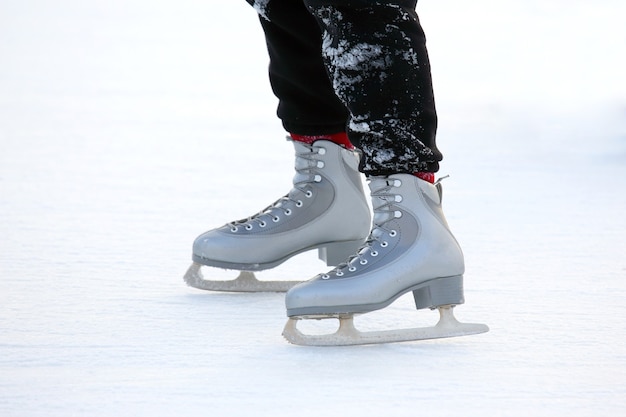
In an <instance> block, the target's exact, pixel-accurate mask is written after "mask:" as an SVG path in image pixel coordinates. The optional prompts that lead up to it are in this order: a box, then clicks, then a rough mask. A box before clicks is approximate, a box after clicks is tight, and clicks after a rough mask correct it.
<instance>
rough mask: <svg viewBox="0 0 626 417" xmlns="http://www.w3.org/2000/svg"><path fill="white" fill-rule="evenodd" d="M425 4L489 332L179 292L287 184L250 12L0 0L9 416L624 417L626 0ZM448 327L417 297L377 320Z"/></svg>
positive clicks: (473, 283) (471, 306)
mask: <svg viewBox="0 0 626 417" xmlns="http://www.w3.org/2000/svg"><path fill="white" fill-rule="evenodd" d="M418 11H419V12H420V17H421V20H422V23H423V25H424V27H425V29H426V31H427V35H428V40H429V48H430V54H431V59H432V65H433V73H434V81H435V90H436V95H437V102H438V107H439V113H440V130H439V136H438V139H439V143H440V147H441V149H442V150H443V152H444V154H445V160H444V163H443V165H442V170H441V174H442V175H443V174H450V175H451V178H450V179H448V180H446V181H445V183H444V186H445V190H444V199H445V201H444V203H445V210H446V213H447V216H448V220H449V222H450V223H451V226H452V228H453V230H454V231H455V233H456V235H457V237H458V238H459V240H460V241H461V243H462V245H463V247H464V250H465V253H466V258H467V273H466V298H467V303H466V304H465V305H464V306H462V307H459V308H458V309H457V316H458V318H459V319H460V320H464V321H477V322H484V323H487V324H488V325H489V326H490V327H491V331H490V332H489V333H487V334H484V335H478V336H471V337H467V338H458V339H447V340H438V341H428V342H422V343H401V344H393V345H380V346H364V347H347V348H303V347H295V346H291V345H289V344H287V343H286V342H285V341H284V340H283V339H282V337H281V335H280V333H281V330H282V327H283V325H284V322H285V319H286V318H285V313H284V306H283V299H282V296H281V295H279V294H221V293H208V292H201V291H198V290H193V289H190V288H187V287H185V285H184V283H183V281H182V275H183V273H184V272H185V270H186V269H187V267H188V266H189V263H190V262H191V260H190V248H191V242H192V240H193V238H194V237H195V236H196V235H198V234H199V233H201V232H202V231H204V230H206V229H208V228H211V227H214V226H218V225H220V224H222V223H224V222H226V221H228V220H232V219H234V218H240V217H245V216H247V215H249V214H251V213H253V212H254V211H256V210H259V209H260V208H262V207H263V206H264V205H265V204H268V203H270V202H271V201H272V200H273V199H274V198H276V197H278V196H279V195H281V194H283V193H284V192H286V191H287V189H288V187H289V184H290V179H291V176H292V171H291V165H292V149H291V146H290V145H289V144H288V143H287V142H284V141H283V135H284V132H283V131H282V129H281V127H280V124H279V123H278V121H277V119H276V118H275V116H274V112H275V110H274V109H275V106H276V101H275V99H274V98H273V96H272V94H271V91H270V88H269V85H268V82H267V80H266V65H267V58H266V54H265V46H264V43H263V39H262V36H261V31H260V28H259V26H258V23H257V22H256V19H257V18H256V15H255V14H254V11H253V10H252V9H251V8H249V7H248V6H247V5H246V4H245V2H243V0H242V1H239V2H230V1H229V2H212V1H197V0H180V1H177V2H170V1H167V2H166V1H152V2H148V1H142V0H127V1H121V0H107V1H104V0H98V1H78V0H74V1H72V0H59V1H43V0H39V1H36V0H23V1H19V2H18V1H3V2H2V3H0V60H1V62H0V415H1V416H6V417H13V416H28V417H33V416H47V417H50V416H91V417H97V416H115V417H119V416H140V415H145V416H179V415H181V416H416V415H431V416H457V415H462V416H481V417H483V416H524V417H527V416H570V417H572V416H600V415H602V416H608V415H611V416H620V415H625V414H626V348H625V344H624V334H625V330H626V307H625V304H626V303H625V300H626V222H625V220H624V219H625V216H624V212H625V209H626V143H625V141H626V85H625V83H626V82H625V79H626V78H625V77H624V74H626V68H625V65H624V60H623V53H624V46H625V45H626V30H625V29H624V26H623V18H624V15H625V14H626V3H624V2H623V1H621V0H615V1H603V0H599V1H595V2H588V1H585V2H583V1H565V0H554V1H546V0H512V1H508V2H502V1H495V0H494V1H488V0H478V1H473V2H464V1H460V0H452V1H449V2H436V1H431V0H424V1H420V4H419V6H418ZM324 269H325V267H324V266H323V265H322V263H321V262H319V261H317V260H316V259H315V254H307V255H303V256H301V257H299V258H297V259H296V260H293V261H290V262H289V263H287V264H286V265H284V266H282V267H281V268H279V269H277V270H276V271H273V272H271V273H270V274H269V275H265V276H266V277H271V278H275V279H305V278H308V277H310V276H312V275H314V274H316V273H318V272H321V271H322V270H324ZM260 278H263V276H260ZM435 316H436V313H431V312H427V311H426V312H424V311H420V312H415V310H414V309H413V308H412V306H411V300H410V298H408V297H404V298H402V299H400V300H399V301H398V302H397V303H395V304H394V305H392V306H391V307H390V308H388V309H385V310H384V311H382V312H377V313H372V314H370V315H367V316H364V317H361V318H360V319H359V320H358V321H357V324H358V325H360V326H362V328H393V327H405V326H411V325H419V324H421V323H428V322H429V321H430V320H435V319H436V317H435ZM321 325H322V326H325V324H323V323H322V324H321ZM318 327H320V324H311V329H310V330H311V331H317V330H318Z"/></svg>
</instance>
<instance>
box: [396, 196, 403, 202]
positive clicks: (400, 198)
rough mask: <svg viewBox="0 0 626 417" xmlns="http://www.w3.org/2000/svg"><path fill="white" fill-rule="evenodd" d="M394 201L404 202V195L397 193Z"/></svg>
mask: <svg viewBox="0 0 626 417" xmlns="http://www.w3.org/2000/svg"><path fill="white" fill-rule="evenodd" d="M394 201H395V202H396V203H401V202H402V196H401V195H396V196H395V197H394Z"/></svg>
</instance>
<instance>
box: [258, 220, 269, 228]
mask: <svg viewBox="0 0 626 417" xmlns="http://www.w3.org/2000/svg"><path fill="white" fill-rule="evenodd" d="M259 226H261V227H265V226H267V223H266V222H264V221H263V222H261V223H259Z"/></svg>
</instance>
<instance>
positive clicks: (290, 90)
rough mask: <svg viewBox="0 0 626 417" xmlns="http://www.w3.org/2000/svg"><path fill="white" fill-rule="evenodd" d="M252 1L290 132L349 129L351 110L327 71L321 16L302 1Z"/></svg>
mask: <svg viewBox="0 0 626 417" xmlns="http://www.w3.org/2000/svg"><path fill="white" fill-rule="evenodd" d="M248 1H249V3H251V4H253V5H254V6H255V8H256V9H257V11H258V12H259V18H260V21H261V25H262V27H263V31H264V33H265V39H266V43H267V49H268V52H269V57H270V64H269V79H270V84H271V86H272V90H273V91H274V94H275V95H276V97H277V98H278V100H279V103H278V111H277V113H278V117H279V118H280V119H281V121H282V124H283V126H284V128H285V130H287V131H288V132H289V133H292V134H296V135H299V136H305V135H306V136H315V135H325V134H334V133H339V132H345V130H346V123H347V120H348V111H347V109H346V108H345V106H344V105H343V104H342V103H341V101H340V100H339V99H338V98H337V96H336V94H335V91H334V90H333V88H332V85H331V83H330V80H329V77H328V73H327V72H326V68H325V65H324V62H323V60H322V56H321V54H320V51H321V41H322V36H321V29H320V27H319V25H318V24H317V22H316V19H315V18H314V17H313V16H311V14H310V13H309V12H308V10H307V8H306V7H305V6H304V4H303V3H302V1H301V0H265V1H258V0H257V1H254V0H248Z"/></svg>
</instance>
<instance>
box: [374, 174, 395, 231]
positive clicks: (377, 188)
mask: <svg viewBox="0 0 626 417" xmlns="http://www.w3.org/2000/svg"><path fill="white" fill-rule="evenodd" d="M393 184H394V179H393V178H387V177H370V178H369V184H368V186H369V188H370V192H371V196H372V197H371V199H372V208H373V209H374V217H373V219H372V220H373V223H374V224H375V225H382V224H383V223H385V222H387V221H389V220H391V219H392V218H393V217H394V211H393V210H392V209H391V208H390V207H389V204H390V203H393V202H394V201H395V195H393V194H390V193H384V192H383V190H385V189H389V188H391V187H392V186H393ZM383 207H386V208H383ZM379 209H381V210H379Z"/></svg>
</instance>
